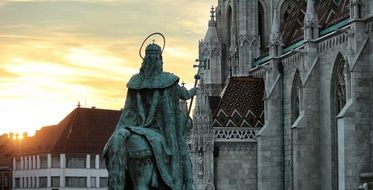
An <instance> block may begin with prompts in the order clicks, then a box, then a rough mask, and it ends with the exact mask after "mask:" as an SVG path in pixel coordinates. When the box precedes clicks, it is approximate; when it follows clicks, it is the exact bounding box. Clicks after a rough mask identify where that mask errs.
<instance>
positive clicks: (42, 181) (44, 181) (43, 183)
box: [39, 177, 48, 187]
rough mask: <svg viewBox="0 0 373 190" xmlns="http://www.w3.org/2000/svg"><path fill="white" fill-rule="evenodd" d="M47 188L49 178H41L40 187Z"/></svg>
mask: <svg viewBox="0 0 373 190" xmlns="http://www.w3.org/2000/svg"><path fill="white" fill-rule="evenodd" d="M47 186H48V178H47V177H39V187H47Z"/></svg>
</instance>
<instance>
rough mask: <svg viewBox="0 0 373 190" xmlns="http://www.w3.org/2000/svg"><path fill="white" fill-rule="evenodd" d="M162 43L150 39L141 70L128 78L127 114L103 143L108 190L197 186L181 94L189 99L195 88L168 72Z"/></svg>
mask: <svg viewBox="0 0 373 190" xmlns="http://www.w3.org/2000/svg"><path fill="white" fill-rule="evenodd" d="M156 34H160V33H156ZM160 35H161V34H160ZM161 36H162V37H163V35H161ZM149 37H150V36H149ZM149 37H148V38H149ZM148 38H147V39H148ZM163 40H164V37H163ZM145 41H146V40H145ZM145 41H144V42H145ZM164 44H165V40H164ZM143 45H144V43H143ZM163 48H164V46H163ZM163 48H162V49H161V47H160V46H159V45H157V44H155V43H154V42H153V43H152V44H149V45H148V46H147V47H146V49H145V57H144V58H143V62H142V66H141V68H140V72H139V73H138V74H136V75H134V76H132V78H131V79H130V80H129V82H128V83H127V87H128V93H127V98H126V102H125V106H124V109H123V112H122V115H121V117H120V119H119V122H118V124H117V127H116V129H115V131H114V132H113V134H112V136H111V137H110V139H109V140H108V142H107V144H106V146H105V148H104V157H105V160H106V165H107V169H108V173H109V178H108V188H109V190H123V189H126V190H150V189H162V190H163V189H165V190H166V189H170V190H192V189H193V181H192V169H191V161H190V156H189V149H188V146H187V144H186V130H187V125H188V121H189V116H187V115H186V114H184V113H183V112H181V110H180V106H179V99H184V100H186V99H190V98H191V97H193V96H194V95H195V94H196V89H195V88H193V89H192V90H190V91H188V90H187V89H185V88H184V87H181V86H179V84H178V82H179V77H177V76H176V75H173V74H172V73H167V72H163V68H162V67H163V61H162V52H163ZM140 52H141V48H140ZM140 56H141V53H140ZM141 57H142V56H141Z"/></svg>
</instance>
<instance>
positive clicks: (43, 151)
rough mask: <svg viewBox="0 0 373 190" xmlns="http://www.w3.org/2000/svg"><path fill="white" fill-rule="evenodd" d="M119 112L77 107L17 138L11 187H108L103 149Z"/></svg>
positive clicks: (12, 165)
mask: <svg viewBox="0 0 373 190" xmlns="http://www.w3.org/2000/svg"><path fill="white" fill-rule="evenodd" d="M120 113H121V112H120V111H114V110H104V109H96V108H80V107H78V108H76V109H75V110H73V111H72V112H71V113H70V114H69V115H68V116H66V118H64V119H63V120H62V121H61V122H60V123H59V124H58V125H55V126H49V127H44V128H42V129H41V130H40V131H38V132H37V133H36V135H35V136H32V137H28V138H25V139H23V140H20V141H19V143H22V144H21V145H19V146H18V148H17V149H16V153H15V154H14V155H13V158H12V164H11V166H10V168H12V187H13V188H12V189H107V180H108V178H107V177H108V172H107V170H106V165H105V161H104V159H103V157H102V150H103V147H104V145H105V143H106V142H107V140H108V139H109V137H110V135H111V134H112V132H113V131H114V129H115V127H116V124H117V122H118V119H119V116H120Z"/></svg>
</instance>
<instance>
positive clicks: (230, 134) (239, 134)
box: [214, 127, 260, 142]
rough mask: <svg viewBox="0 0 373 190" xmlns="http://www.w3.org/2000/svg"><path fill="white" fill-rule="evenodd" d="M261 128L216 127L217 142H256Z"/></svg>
mask: <svg viewBox="0 0 373 190" xmlns="http://www.w3.org/2000/svg"><path fill="white" fill-rule="evenodd" d="M259 129H260V128H242V127H214V136H215V139H214V141H215V142H256V136H255V135H256V133H257V132H258V131H259Z"/></svg>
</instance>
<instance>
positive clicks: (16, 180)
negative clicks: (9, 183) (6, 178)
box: [14, 177, 21, 188]
mask: <svg viewBox="0 0 373 190" xmlns="http://www.w3.org/2000/svg"><path fill="white" fill-rule="evenodd" d="M14 185H15V188H20V187H21V178H19V177H16V178H15V179H14Z"/></svg>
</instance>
